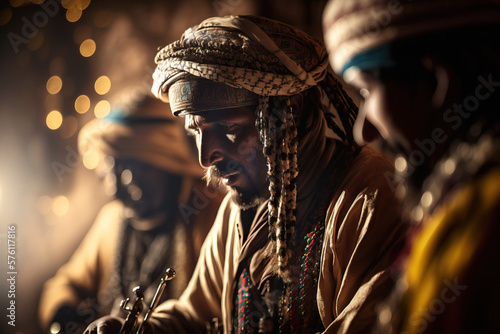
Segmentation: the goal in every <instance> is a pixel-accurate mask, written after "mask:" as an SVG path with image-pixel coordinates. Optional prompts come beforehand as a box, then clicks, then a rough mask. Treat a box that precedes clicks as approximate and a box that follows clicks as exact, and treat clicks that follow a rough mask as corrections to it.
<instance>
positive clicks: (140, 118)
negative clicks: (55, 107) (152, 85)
mask: <svg viewBox="0 0 500 334" xmlns="http://www.w3.org/2000/svg"><path fill="white" fill-rule="evenodd" d="M165 109H168V108H167V107H166V106H165V104H163V103H161V102H159V101H158V100H156V99H154V98H152V97H147V98H144V99H142V100H140V101H137V102H136V103H133V104H131V105H128V106H126V107H125V108H116V109H114V110H113V111H112V112H111V113H110V114H109V115H108V117H106V118H104V119H95V120H92V121H90V122H89V123H87V124H86V125H85V126H84V127H83V128H82V130H81V131H80V134H79V137H78V148H79V151H80V154H81V155H82V156H83V157H85V155H88V154H90V155H95V156H97V157H98V158H99V161H103V160H104V158H105V157H106V156H107V155H110V156H112V157H113V158H134V159H138V160H141V161H143V162H146V163H149V164H150V165H153V166H155V167H157V168H159V169H162V170H165V171H167V172H170V173H173V174H177V175H182V176H192V177H195V178H201V176H202V175H203V170H202V168H201V167H200V165H199V164H198V161H196V158H195V157H196V155H195V154H194V152H193V148H192V147H191V146H190V145H189V143H188V139H187V137H186V133H185V130H184V127H183V125H182V124H181V123H179V122H178V121H177V120H176V119H174V118H173V117H172V116H168V114H167V113H166V112H165Z"/></svg>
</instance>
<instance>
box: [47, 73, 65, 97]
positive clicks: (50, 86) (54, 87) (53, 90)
mask: <svg viewBox="0 0 500 334" xmlns="http://www.w3.org/2000/svg"><path fill="white" fill-rule="evenodd" d="M61 88H62V80H61V78H60V77H58V76H57V75H54V76H52V77H50V78H49V80H47V92H49V93H50V94H57V93H59V91H60V90H61Z"/></svg>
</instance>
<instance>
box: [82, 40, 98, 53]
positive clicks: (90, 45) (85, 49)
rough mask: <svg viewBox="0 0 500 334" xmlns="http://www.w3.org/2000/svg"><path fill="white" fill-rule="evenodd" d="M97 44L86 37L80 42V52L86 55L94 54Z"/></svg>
mask: <svg viewBox="0 0 500 334" xmlns="http://www.w3.org/2000/svg"><path fill="white" fill-rule="evenodd" d="M95 49H96V45H95V42H94V40H92V39H90V38H89V39H86V40H84V41H83V42H82V44H80V54H81V55H82V56H84V57H90V56H92V55H93V54H94V52H95Z"/></svg>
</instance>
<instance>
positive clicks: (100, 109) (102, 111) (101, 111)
mask: <svg viewBox="0 0 500 334" xmlns="http://www.w3.org/2000/svg"><path fill="white" fill-rule="evenodd" d="M110 111H111V105H110V104H109V102H108V101H106V100H102V101H99V102H98V103H97V104H96V105H95V107H94V115H95V117H97V118H104V117H106V116H108V114H109V112H110Z"/></svg>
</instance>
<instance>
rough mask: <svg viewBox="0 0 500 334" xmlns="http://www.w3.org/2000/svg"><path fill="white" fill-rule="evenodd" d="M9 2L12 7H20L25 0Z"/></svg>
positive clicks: (11, 0)
mask: <svg viewBox="0 0 500 334" xmlns="http://www.w3.org/2000/svg"><path fill="white" fill-rule="evenodd" d="M9 3H10V5H11V6H12V7H19V6H21V5H23V4H24V0H10V1H9Z"/></svg>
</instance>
